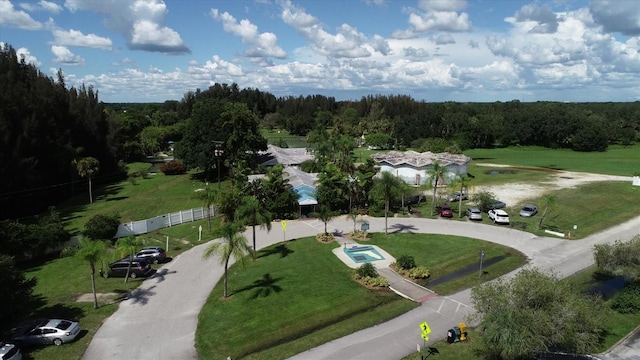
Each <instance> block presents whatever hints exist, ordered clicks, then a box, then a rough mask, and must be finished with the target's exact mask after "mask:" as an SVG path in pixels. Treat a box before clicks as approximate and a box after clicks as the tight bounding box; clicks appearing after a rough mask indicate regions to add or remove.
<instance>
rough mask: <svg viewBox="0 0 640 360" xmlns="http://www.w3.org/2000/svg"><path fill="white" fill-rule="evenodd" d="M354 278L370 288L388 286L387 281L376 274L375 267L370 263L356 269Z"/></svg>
mask: <svg viewBox="0 0 640 360" xmlns="http://www.w3.org/2000/svg"><path fill="white" fill-rule="evenodd" d="M355 278H356V279H357V280H360V282H361V283H363V284H364V285H366V286H370V287H387V286H389V280H387V279H385V278H383V277H382V276H380V275H379V274H378V270H376V268H375V266H373V265H372V264H371V263H364V264H362V266H360V267H359V268H357V269H356V273H355Z"/></svg>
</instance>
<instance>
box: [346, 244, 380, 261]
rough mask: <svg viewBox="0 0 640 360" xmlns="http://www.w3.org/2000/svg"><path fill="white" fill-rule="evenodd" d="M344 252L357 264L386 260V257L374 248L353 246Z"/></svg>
mask: <svg viewBox="0 0 640 360" xmlns="http://www.w3.org/2000/svg"><path fill="white" fill-rule="evenodd" d="M344 252H345V254H347V255H348V256H349V257H350V258H351V260H353V261H354V262H356V263H365V262H371V261H379V260H384V256H382V255H381V254H380V253H379V252H378V250H376V249H375V248H374V247H373V246H359V245H353V246H351V247H345V248H344Z"/></svg>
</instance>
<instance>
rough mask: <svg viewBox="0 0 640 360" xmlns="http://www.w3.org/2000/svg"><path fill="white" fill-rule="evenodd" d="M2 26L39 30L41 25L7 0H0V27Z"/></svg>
mask: <svg viewBox="0 0 640 360" xmlns="http://www.w3.org/2000/svg"><path fill="white" fill-rule="evenodd" d="M2 26H6V27H12V28H18V29H22V30H40V29H42V27H43V25H42V24H41V23H40V22H38V21H35V20H33V19H32V18H31V16H29V14H27V13H26V12H24V11H22V10H16V9H15V8H14V7H13V4H12V3H11V2H10V1H9V0H0V27H2Z"/></svg>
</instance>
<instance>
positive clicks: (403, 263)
mask: <svg viewBox="0 0 640 360" xmlns="http://www.w3.org/2000/svg"><path fill="white" fill-rule="evenodd" d="M396 265H397V266H398V267H399V268H401V269H404V270H409V269H413V268H414V267H416V260H415V259H414V258H413V256H411V255H400V257H398V260H396Z"/></svg>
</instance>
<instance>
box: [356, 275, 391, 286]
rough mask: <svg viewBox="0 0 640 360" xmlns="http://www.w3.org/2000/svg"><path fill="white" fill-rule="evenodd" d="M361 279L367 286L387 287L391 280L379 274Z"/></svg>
mask: <svg viewBox="0 0 640 360" xmlns="http://www.w3.org/2000/svg"><path fill="white" fill-rule="evenodd" d="M360 280H361V281H362V283H363V284H365V285H367V286H372V287H387V286H389V280H387V279H385V278H383V277H382V276H377V277H369V276H365V277H363V278H362V279H360Z"/></svg>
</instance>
